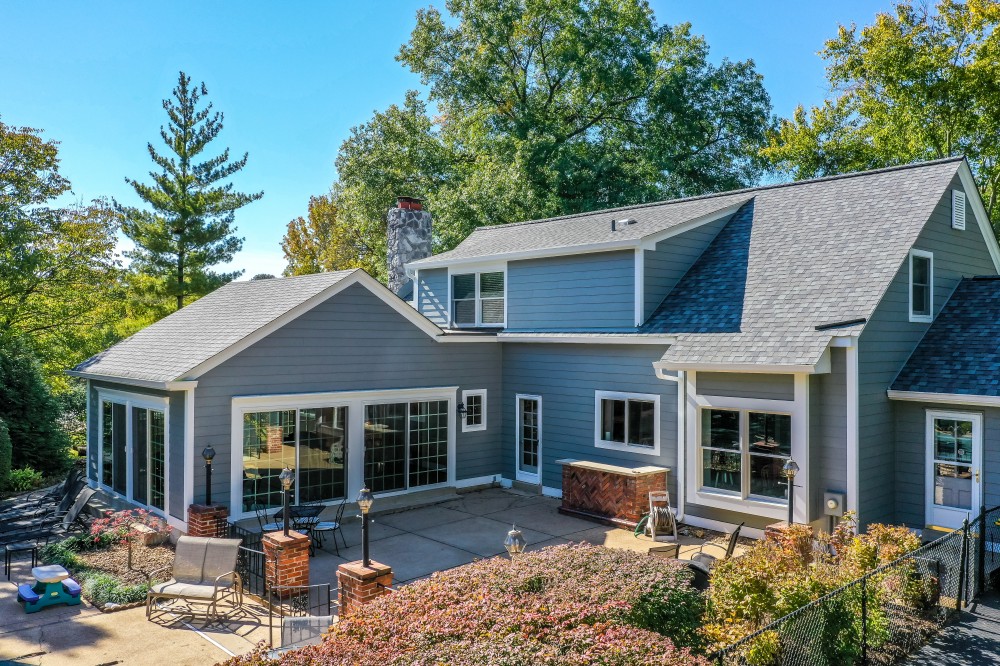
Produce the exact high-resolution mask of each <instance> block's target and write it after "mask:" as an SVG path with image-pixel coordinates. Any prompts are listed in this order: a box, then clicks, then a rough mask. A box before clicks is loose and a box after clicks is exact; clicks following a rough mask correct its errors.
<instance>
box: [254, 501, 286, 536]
mask: <svg viewBox="0 0 1000 666" xmlns="http://www.w3.org/2000/svg"><path fill="white" fill-rule="evenodd" d="M250 508H251V509H253V512H254V513H255V514H257V524H258V525H260V532H261V534H266V533H268V532H280V531H281V530H282V529H284V527H285V525H284V523H283V522H282V521H280V520H276V521H274V522H268V515H267V507H265V506H264V505H263V504H254V505H253V506H251V507H250Z"/></svg>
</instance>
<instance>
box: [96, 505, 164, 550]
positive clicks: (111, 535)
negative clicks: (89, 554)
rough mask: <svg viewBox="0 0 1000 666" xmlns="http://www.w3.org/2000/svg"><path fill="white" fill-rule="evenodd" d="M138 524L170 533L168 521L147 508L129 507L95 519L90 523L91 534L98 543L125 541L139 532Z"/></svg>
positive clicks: (155, 530) (157, 531)
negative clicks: (136, 528) (137, 529)
mask: <svg viewBox="0 0 1000 666" xmlns="http://www.w3.org/2000/svg"><path fill="white" fill-rule="evenodd" d="M136 525H144V526H146V527H148V528H150V529H151V530H153V531H154V532H156V533H158V534H169V533H170V526H169V525H167V523H166V521H164V520H163V519H162V518H158V517H157V516H154V515H153V514H151V513H150V512H149V511H147V510H146V509H127V510H125V511H116V512H115V513H113V514H111V515H110V516H106V517H104V518H97V519H96V520H94V522H92V523H91V524H90V536H91V539H92V541H93V542H94V543H97V544H104V545H107V544H110V543H112V542H114V541H118V542H120V543H125V542H127V541H128V540H129V539H130V538H131V537H133V536H135V535H136V534H137V532H136V530H135V526H136Z"/></svg>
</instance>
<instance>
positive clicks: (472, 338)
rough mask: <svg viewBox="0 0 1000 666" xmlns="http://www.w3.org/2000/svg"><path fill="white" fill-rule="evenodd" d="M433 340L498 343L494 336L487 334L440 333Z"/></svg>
mask: <svg viewBox="0 0 1000 666" xmlns="http://www.w3.org/2000/svg"><path fill="white" fill-rule="evenodd" d="M435 339H436V340H437V341H438V342H499V341H498V340H497V336H496V335H491V334H489V333H466V334H462V333H442V334H441V335H439V336H437V338H435Z"/></svg>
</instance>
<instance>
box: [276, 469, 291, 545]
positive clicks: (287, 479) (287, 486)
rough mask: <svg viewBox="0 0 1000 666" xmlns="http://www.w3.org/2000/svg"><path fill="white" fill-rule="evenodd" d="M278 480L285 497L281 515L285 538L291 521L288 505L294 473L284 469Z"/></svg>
mask: <svg viewBox="0 0 1000 666" xmlns="http://www.w3.org/2000/svg"><path fill="white" fill-rule="evenodd" d="M278 480H279V481H281V487H282V488H284V490H285V492H284V493H283V494H284V496H285V510H284V512H283V513H282V516H281V518H282V520H281V522H282V524H283V525H284V528H285V536H288V523H290V522H291V520H292V512H291V509H289V507H288V504H289V500H290V499H291V497H292V481H294V480H295V472H293V471H292V470H290V469H288V468H287V467H286V468H285V469H283V470H281V474H279V475H278Z"/></svg>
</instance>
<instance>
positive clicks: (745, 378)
mask: <svg viewBox="0 0 1000 666" xmlns="http://www.w3.org/2000/svg"><path fill="white" fill-rule="evenodd" d="M695 390H697V391H698V394H699V395H716V396H723V397H727V398H758V399H764V400H795V378H794V377H793V376H792V375H773V374H765V373H742V372H699V373H698V374H697V376H696V378H695Z"/></svg>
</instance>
